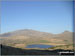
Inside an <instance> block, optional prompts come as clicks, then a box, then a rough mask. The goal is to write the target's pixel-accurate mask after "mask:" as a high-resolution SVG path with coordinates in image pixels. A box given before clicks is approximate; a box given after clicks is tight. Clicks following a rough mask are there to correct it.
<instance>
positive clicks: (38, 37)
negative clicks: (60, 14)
mask: <svg viewBox="0 0 75 56" xmlns="http://www.w3.org/2000/svg"><path fill="white" fill-rule="evenodd" d="M0 39H1V43H2V44H4V45H9V46H18V47H19V45H21V44H22V45H24V46H25V45H28V44H48V45H51V44H52V45H66V44H72V42H73V41H72V40H73V32H69V31H65V32H63V33H60V34H52V33H47V32H40V31H36V30H31V29H24V30H17V31H13V32H8V33H4V34H0Z"/></svg>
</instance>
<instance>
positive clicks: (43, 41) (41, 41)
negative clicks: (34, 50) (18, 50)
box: [40, 40, 50, 43]
mask: <svg viewBox="0 0 75 56" xmlns="http://www.w3.org/2000/svg"><path fill="white" fill-rule="evenodd" d="M40 43H50V42H49V41H47V40H40Z"/></svg>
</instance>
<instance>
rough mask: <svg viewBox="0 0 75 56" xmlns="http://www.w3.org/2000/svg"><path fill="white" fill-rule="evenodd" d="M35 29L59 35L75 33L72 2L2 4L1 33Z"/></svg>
mask: <svg viewBox="0 0 75 56" xmlns="http://www.w3.org/2000/svg"><path fill="white" fill-rule="evenodd" d="M19 29H33V30H38V31H42V32H49V33H53V34H58V33H61V32H64V31H66V30H67V31H71V32H72V31H73V2H72V1H70V2H69V1H55V2H46V1H45V2H43V1H41V2H40V1H38V2H36V1H32V2H29V1H27V2H26V1H25V2H21V1H20V2H17V1H16V2H8V1H6V2H3V1H2V2H1V33H6V32H11V31H15V30H19Z"/></svg>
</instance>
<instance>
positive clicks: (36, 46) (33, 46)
mask: <svg viewBox="0 0 75 56" xmlns="http://www.w3.org/2000/svg"><path fill="white" fill-rule="evenodd" d="M50 47H54V46H52V45H43V44H32V45H28V46H26V48H50Z"/></svg>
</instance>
